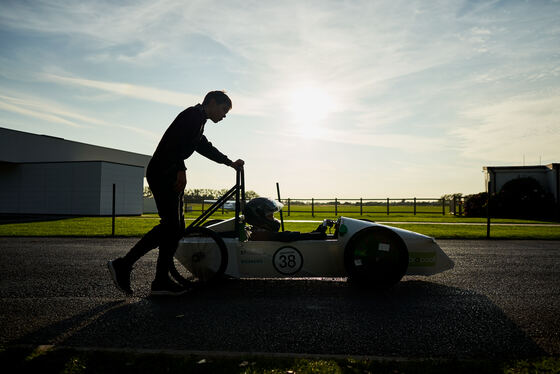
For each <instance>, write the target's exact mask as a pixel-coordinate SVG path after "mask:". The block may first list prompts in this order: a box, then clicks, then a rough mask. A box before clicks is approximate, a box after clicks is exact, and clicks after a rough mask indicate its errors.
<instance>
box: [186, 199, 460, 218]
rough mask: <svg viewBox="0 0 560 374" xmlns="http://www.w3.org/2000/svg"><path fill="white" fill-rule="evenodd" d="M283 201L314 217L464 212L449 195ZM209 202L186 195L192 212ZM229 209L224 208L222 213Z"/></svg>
mask: <svg viewBox="0 0 560 374" xmlns="http://www.w3.org/2000/svg"><path fill="white" fill-rule="evenodd" d="M282 202H283V203H284V208H283V212H284V214H286V215H287V216H290V215H291V214H295V213H298V214H301V213H307V214H310V215H311V216H312V217H314V216H315V214H334V215H335V216H338V215H339V214H348V213H352V214H359V215H365V214H386V215H391V214H413V215H417V214H432V215H433V214H441V215H445V214H453V215H457V216H462V215H463V204H464V199H463V198H461V197H455V198H452V199H446V198H417V197H412V198H398V199H397V198H377V199H364V198H360V199H339V198H334V199H315V198H310V199H293V198H287V199H282ZM209 206H210V204H208V203H205V202H204V201H201V200H198V201H193V200H189V199H188V198H187V197H185V210H186V211H191V212H197V211H199V212H203V211H204V210H205V208H208V207H209ZM226 211H228V209H227V208H225V207H223V206H222V208H221V212H222V214H225V212H226Z"/></svg>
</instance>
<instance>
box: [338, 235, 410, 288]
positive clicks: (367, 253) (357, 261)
mask: <svg viewBox="0 0 560 374" xmlns="http://www.w3.org/2000/svg"><path fill="white" fill-rule="evenodd" d="M344 266H345V268H346V271H347V273H348V278H349V280H350V281H355V282H356V283H358V284H359V285H362V286H366V287H368V288H373V289H387V288H390V287H391V286H393V285H394V284H396V283H398V282H399V281H400V280H401V278H402V277H403V276H404V274H405V273H406V270H407V268H408V249H407V247H406V244H405V242H404V241H403V240H402V238H401V237H400V236H399V235H398V234H397V233H395V232H394V231H391V230H390V229H388V228H386V227H378V226H377V227H368V228H365V229H363V230H361V231H358V232H357V233H356V234H355V235H354V236H353V237H352V238H350V240H349V241H348V244H347V245H346V248H345V249H344Z"/></svg>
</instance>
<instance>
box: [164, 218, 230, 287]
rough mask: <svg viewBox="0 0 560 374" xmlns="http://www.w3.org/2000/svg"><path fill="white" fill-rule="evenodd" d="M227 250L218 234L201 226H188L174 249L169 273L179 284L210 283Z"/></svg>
mask: <svg viewBox="0 0 560 374" xmlns="http://www.w3.org/2000/svg"><path fill="white" fill-rule="evenodd" d="M227 264H228V252H227V247H226V245H225V243H224V240H223V239H222V238H221V237H220V235H219V234H218V233H216V232H214V231H212V230H210V229H208V228H205V227H194V228H188V229H187V230H186V231H185V235H184V237H183V240H182V241H181V244H180V245H179V246H178V247H177V250H176V251H175V256H174V259H173V266H171V268H170V274H171V276H172V277H173V278H174V279H175V280H176V281H177V282H179V283H180V284H182V285H189V284H191V283H192V282H199V283H210V282H214V281H216V280H218V279H220V278H221V277H222V275H223V274H224V272H225V270H226V267H227Z"/></svg>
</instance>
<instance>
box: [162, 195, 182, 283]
mask: <svg viewBox="0 0 560 374" xmlns="http://www.w3.org/2000/svg"><path fill="white" fill-rule="evenodd" d="M161 214H163V215H161ZM160 216H161V217H162V218H161V224H160V227H161V236H160V245H159V254H158V260H157V265H156V277H155V281H156V282H158V281H167V280H168V279H169V269H170V266H171V263H172V261H173V255H174V254H175V251H176V249H177V244H178V242H179V239H181V237H182V235H183V232H184V230H185V220H184V215H183V193H182V192H181V193H179V194H174V196H170V200H169V201H167V204H166V206H165V211H164V212H163V211H162V212H161V213H160Z"/></svg>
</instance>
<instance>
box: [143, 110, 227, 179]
mask: <svg viewBox="0 0 560 374" xmlns="http://www.w3.org/2000/svg"><path fill="white" fill-rule="evenodd" d="M205 124H206V113H204V108H203V107H202V105H201V104H198V105H195V106H193V107H190V108H187V109H185V110H184V111H182V112H181V113H179V115H178V116H177V118H175V120H174V121H173V122H172V123H171V125H170V126H169V128H168V129H167V130H166V131H165V133H164V134H163V137H162V138H161V140H160V142H159V144H158V146H157V148H156V151H155V152H154V155H153V157H152V159H151V160H150V163H149V164H148V169H147V171H146V176H147V178H148V181H149V182H150V180H156V179H157V180H158V182H160V183H166V182H168V183H173V182H175V179H176V176H177V172H178V171H179V170H186V169H187V168H186V167H185V162H184V160H186V159H187V158H189V157H190V156H191V155H192V154H193V153H194V152H195V151H196V152H198V153H200V154H201V155H203V156H204V157H207V158H209V159H210V160H212V161H215V162H217V163H220V164H226V165H229V164H231V162H232V161H231V160H230V159H229V158H228V157H227V156H226V155H224V154H223V153H221V152H220V151H218V149H216V147H214V146H213V145H212V143H210V142H209V141H208V139H206V137H205V136H204V135H203V133H204V125H205Z"/></svg>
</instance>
